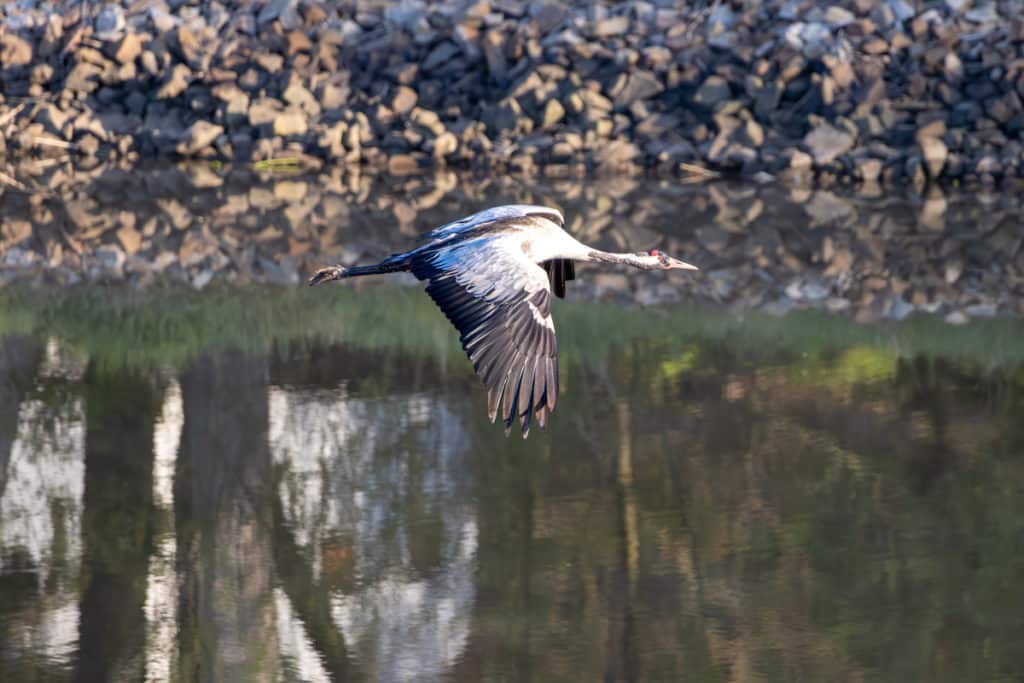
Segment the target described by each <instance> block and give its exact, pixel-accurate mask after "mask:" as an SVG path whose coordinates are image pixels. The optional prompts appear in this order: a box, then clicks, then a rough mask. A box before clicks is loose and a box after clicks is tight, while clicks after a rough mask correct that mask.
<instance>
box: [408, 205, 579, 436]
mask: <svg viewBox="0 0 1024 683" xmlns="http://www.w3.org/2000/svg"><path fill="white" fill-rule="evenodd" d="M528 208H533V207H528ZM570 267H571V266H570ZM559 268H560V271H559V272H565V267H564V266H559ZM411 270H412V272H413V274H414V275H415V276H416V277H417V278H419V279H421V280H426V281H427V293H428V294H429V295H430V297H431V298H432V299H433V300H434V302H435V303H436V304H437V306H438V307H439V308H440V309H441V310H442V311H443V312H444V314H445V316H446V317H447V318H448V320H450V321H451V323H452V324H453V325H454V326H455V328H456V329H457V330H458V331H459V333H460V341H461V342H462V347H463V349H464V350H465V351H466V354H467V355H468V356H469V358H470V360H471V361H472V362H473V368H474V370H476V373H477V374H478V375H479V376H480V378H481V379H482V380H483V382H484V385H485V386H486V387H487V416H488V417H489V418H490V420H491V421H492V422H493V421H494V420H496V419H497V417H498V414H499V413H500V414H501V418H502V421H503V422H504V423H505V429H506V431H508V430H510V429H511V428H512V425H513V424H514V423H515V422H516V420H517V419H518V420H519V423H520V426H521V428H522V432H523V436H526V434H527V433H529V429H530V422H531V419H532V418H533V416H534V415H536V417H537V423H538V424H539V425H540V426H541V427H542V428H543V427H544V426H545V425H546V424H547V418H548V414H549V413H550V412H551V411H552V410H554V407H555V402H556V400H557V396H558V357H557V350H558V343H557V339H556V337H555V326H554V322H553V321H552V319H551V284H550V281H549V275H548V273H546V272H545V269H543V268H541V267H539V266H537V264H535V263H533V262H531V261H530V260H529V259H528V258H527V257H526V255H525V253H524V252H523V249H522V236H521V235H520V234H518V233H517V232H516V231H505V232H501V231H497V232H495V233H494V234H491V235H484V236H475V237H473V238H471V239H467V240H461V241H456V242H454V243H443V244H440V245H438V246H437V247H435V248H432V249H425V250H423V251H421V252H419V253H417V254H416V255H415V256H414V257H413V258H412V260H411Z"/></svg>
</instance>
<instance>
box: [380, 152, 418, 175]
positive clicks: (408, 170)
mask: <svg viewBox="0 0 1024 683" xmlns="http://www.w3.org/2000/svg"><path fill="white" fill-rule="evenodd" d="M419 168H420V167H419V164H418V163H417V161H416V158H415V157H414V156H412V155H411V154H394V155H392V156H391V158H390V159H388V173H390V174H391V175H412V174H413V173H417V172H419Z"/></svg>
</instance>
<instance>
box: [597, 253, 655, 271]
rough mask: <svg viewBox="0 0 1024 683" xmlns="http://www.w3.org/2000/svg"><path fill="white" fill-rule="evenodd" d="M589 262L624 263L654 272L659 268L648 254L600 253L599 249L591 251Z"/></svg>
mask: <svg viewBox="0 0 1024 683" xmlns="http://www.w3.org/2000/svg"><path fill="white" fill-rule="evenodd" d="M587 260H588V261H594V262H597V263H622V264H625V265H627V266H633V267H634V268H641V269H643V270H654V269H655V268H656V267H657V263H655V262H653V261H652V259H650V258H649V257H647V256H646V254H644V255H641V254H630V253H625V254H620V253H616V252H613V251H600V250H599V249H591V250H590V253H589V254H588V258H587Z"/></svg>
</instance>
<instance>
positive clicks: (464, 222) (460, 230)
mask: <svg viewBox="0 0 1024 683" xmlns="http://www.w3.org/2000/svg"><path fill="white" fill-rule="evenodd" d="M530 217H538V218H546V219H547V220H549V221H551V222H553V223H555V224H556V225H558V226H559V227H561V226H562V225H564V224H565V219H564V218H563V217H562V213H561V212H560V211H559V210H558V209H552V208H551V207H547V206H535V205H532V204H506V205H504V206H495V207H491V208H490V209H485V210H483V211H478V212H477V213H474V214H471V215H469V216H466V217H465V218H460V219H459V220H456V221H452V222H451V223H445V224H444V225H442V226H440V227H438V228H434V229H433V230H431V231H430V232H428V233H426V234H425V235H424V236H423V239H424V240H427V241H429V242H434V243H436V242H441V241H449V240H451V239H454V238H458V237H464V236H469V235H471V234H474V233H477V232H481V231H485V230H487V229H489V228H498V229H500V226H502V225H508V224H509V223H514V222H515V220H516V219H519V218H524V219H525V218H530Z"/></svg>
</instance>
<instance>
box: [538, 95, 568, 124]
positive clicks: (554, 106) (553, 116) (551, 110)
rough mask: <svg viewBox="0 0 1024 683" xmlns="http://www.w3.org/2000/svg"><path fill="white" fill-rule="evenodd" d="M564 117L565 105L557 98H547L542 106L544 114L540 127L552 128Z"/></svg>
mask: <svg viewBox="0 0 1024 683" xmlns="http://www.w3.org/2000/svg"><path fill="white" fill-rule="evenodd" d="M564 117H565V107H563V106H562V103H561V102H559V101H558V100H548V103H547V104H546V105H545V106H544V115H543V116H542V117H541V127H542V128H544V129H548V128H552V127H554V126H555V124H557V123H558V122H559V121H561V120H562V119H563V118H564Z"/></svg>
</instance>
